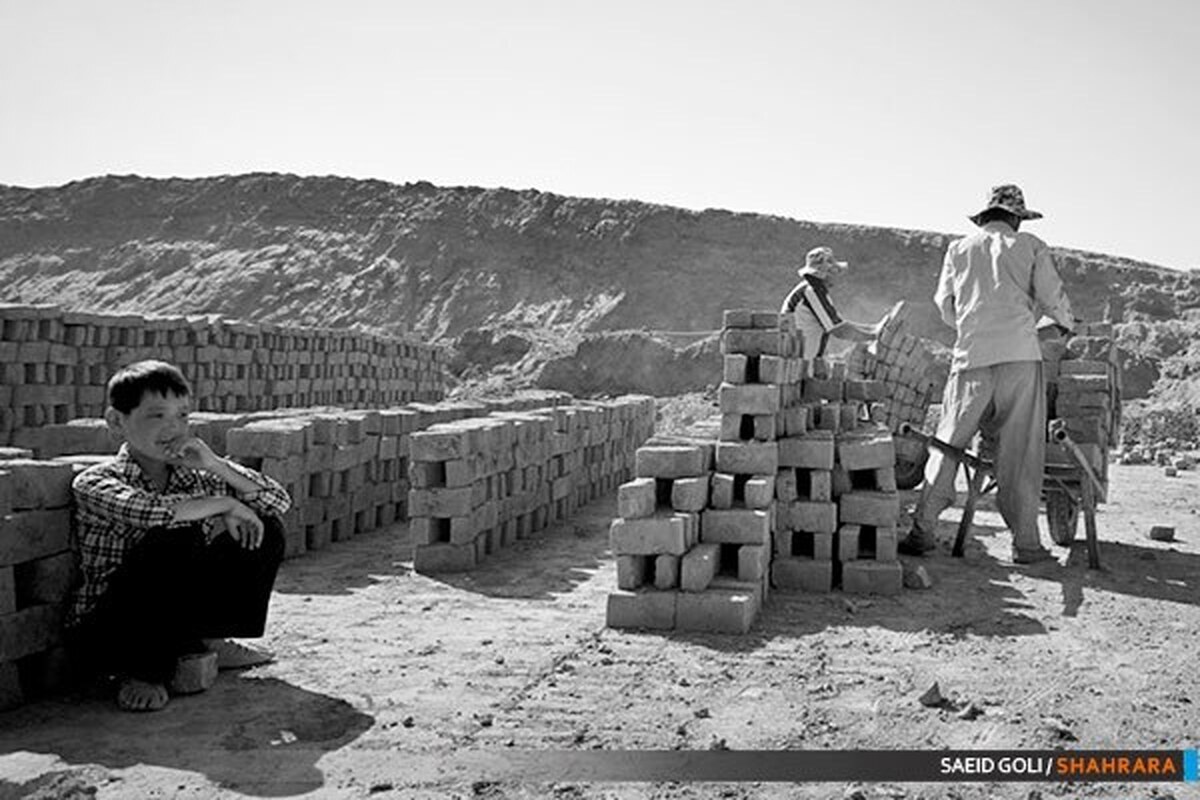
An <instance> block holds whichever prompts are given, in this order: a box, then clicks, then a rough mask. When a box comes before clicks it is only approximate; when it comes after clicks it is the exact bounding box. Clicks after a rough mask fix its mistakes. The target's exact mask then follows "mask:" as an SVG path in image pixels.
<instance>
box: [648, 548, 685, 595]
mask: <svg viewBox="0 0 1200 800" xmlns="http://www.w3.org/2000/svg"><path fill="white" fill-rule="evenodd" d="M679 561H680V557H679V556H671V555H660V556H656V557H655V558H654V588H655V589H659V590H662V591H665V590H667V589H678V588H679Z"/></svg>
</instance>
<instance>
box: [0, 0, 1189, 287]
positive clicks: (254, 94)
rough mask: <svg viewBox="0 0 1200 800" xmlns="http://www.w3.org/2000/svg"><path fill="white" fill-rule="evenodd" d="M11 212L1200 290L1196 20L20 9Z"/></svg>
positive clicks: (1155, 7)
mask: <svg viewBox="0 0 1200 800" xmlns="http://www.w3.org/2000/svg"><path fill="white" fill-rule="evenodd" d="M0 113H2V114H3V123H2V124H0V183H7V184H15V185H19V186H49V185H58V184H61V183H65V182H68V181H71V180H76V179H79V178H85V177H90V176H93V175H100V174H105V173H116V174H129V173H135V174H139V175H146V176H154V177H170V176H184V177H201V176H208V175H218V174H229V173H242V172H251V171H273V172H294V173H297V174H301V175H328V174H335V175H345V176H350V177H357V178H378V179H382V180H386V181H394V182H400V183H403V182H406V181H416V180H429V181H432V182H433V183H435V184H439V185H471V186H487V187H494V186H505V187H509V188H514V189H523V188H535V189H540V190H543V191H552V192H556V193H559V194H566V195H577V196H584V197H612V198H624V199H636V200H645V201H651V202H659V203H667V204H671V205H678V206H683V207H685V208H695V209H702V208H725V209H730V210H733V211H752V212H761V213H770V214H778V215H782V216H786V217H793V218H796V219H806V220H815V221H823V222H847V223H860V224H867V225H886V226H895V227H904V228H915V229H921V230H934V231H945V232H951V233H954V232H965V231H966V230H967V229H968V228H969V227H970V223H968V222H967V220H966V219H965V216H966V215H967V214H969V213H973V212H975V211H977V210H979V208H981V207H982V205H983V201H984V199H985V197H986V194H987V191H988V189H989V187H990V186H992V185H993V184H995V183H1001V182H1016V183H1018V184H1020V185H1021V186H1022V188H1024V190H1025V196H1026V200H1027V202H1028V204H1029V206H1030V207H1031V208H1034V209H1037V210H1039V211H1042V212H1043V213H1044V214H1045V215H1046V218H1045V219H1044V220H1040V221H1038V222H1034V223H1031V224H1030V225H1029V227H1028V230H1030V231H1033V232H1035V233H1037V234H1038V235H1040V236H1042V237H1043V238H1044V239H1046V240H1047V241H1049V242H1050V243H1051V244H1057V245H1063V246H1068V247H1077V248H1081V249H1087V250H1095V251H1100V252H1106V253H1112V254H1114V255H1123V256H1127V257H1130V258H1136V259H1141V260H1145V261H1150V262H1152V263H1157V264H1162V265H1165V266H1172V267H1193V266H1196V267H1200V237H1198V236H1197V235H1196V233H1195V231H1194V230H1193V228H1194V226H1195V224H1196V216H1197V211H1198V210H1200V199H1198V198H1200V2H1195V0H1054V1H1053V2H1048V1H1046V0H1015V1H1012V2H990V3H983V2H968V1H967V0H903V2H902V1H901V0H869V1H868V0H860V1H853V2H852V1H850V0H845V1H840V2H839V1H835V0H779V1H778V2H768V1H760V0H740V1H737V0H730V1H729V2H703V0H686V1H684V0H589V2H582V0H542V1H540V2H539V1H537V0H422V2H407V1H405V0H374V1H371V0H337V1H336V2H334V1H333V0H320V1H318V0H198V1H197V2H184V1H183V0H177V1H173V0H104V2H87V0H78V2H63V1H62V0H0Z"/></svg>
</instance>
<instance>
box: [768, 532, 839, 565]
mask: <svg viewBox="0 0 1200 800" xmlns="http://www.w3.org/2000/svg"><path fill="white" fill-rule="evenodd" d="M833 545H834V535H833V534H832V533H829V532H821V531H803V530H789V529H787V528H784V529H782V530H778V531H776V532H775V552H776V554H778V555H780V556H783V557H785V558H791V557H793V556H803V557H804V558H812V559H815V560H817V561H829V560H830V559H832V558H833Z"/></svg>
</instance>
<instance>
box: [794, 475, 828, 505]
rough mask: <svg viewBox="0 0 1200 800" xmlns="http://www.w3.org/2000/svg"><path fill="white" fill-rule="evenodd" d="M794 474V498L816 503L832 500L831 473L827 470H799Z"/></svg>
mask: <svg viewBox="0 0 1200 800" xmlns="http://www.w3.org/2000/svg"><path fill="white" fill-rule="evenodd" d="M795 474H796V497H797V498H798V499H800V500H808V501H812V502H818V503H828V502H829V501H830V500H832V499H833V471H832V470H828V469H799V470H796V471H795Z"/></svg>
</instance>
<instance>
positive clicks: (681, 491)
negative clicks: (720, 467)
mask: <svg viewBox="0 0 1200 800" xmlns="http://www.w3.org/2000/svg"><path fill="white" fill-rule="evenodd" d="M708 483H709V479H708V477H707V476H703V477H696V478H676V479H675V480H673V481H672V482H671V507H672V508H673V509H675V510H676V511H703V510H704V508H705V506H707V505H708Z"/></svg>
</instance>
